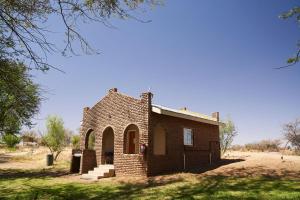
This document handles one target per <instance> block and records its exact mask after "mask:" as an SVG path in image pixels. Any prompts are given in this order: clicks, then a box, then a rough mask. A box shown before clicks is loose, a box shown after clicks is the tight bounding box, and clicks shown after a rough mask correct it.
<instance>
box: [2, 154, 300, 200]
mask: <svg viewBox="0 0 300 200" xmlns="http://www.w3.org/2000/svg"><path fill="white" fill-rule="evenodd" d="M0 156H1V155H0ZM2 156H3V155H2ZM40 157H43V156H40ZM62 158H65V157H62ZM241 158H242V159H241ZM262 158H265V160H266V163H268V164H266V163H264V162H262V161H261V162H259V160H262ZM267 159H269V160H267ZM272 159H273V160H272ZM297 159H298V157H287V158H285V160H284V161H281V160H280V159H277V154H274V155H273V154H257V155H256V154H249V155H248V154H247V155H245V156H244V157H240V158H239V159H227V162H224V163H223V164H222V165H221V166H214V167H212V168H211V169H209V170H207V171H204V172H197V173H177V174H171V175H162V176H156V177H150V178H141V177H130V178H128V177H126V178H124V177H123V178H122V177H113V178H106V179H101V180H99V181H96V182H92V181H87V180H81V179H80V176H78V175H71V174H68V172H67V170H68V163H67V162H65V161H64V160H60V161H59V162H58V164H57V165H55V166H54V167H50V168H34V169H31V168H30V167H31V166H32V163H31V162H32V160H31V159H24V160H23V161H22V160H21V159H20V155H18V159H17V161H16V159H11V160H10V159H6V161H5V162H4V161H3V163H1V162H0V199H22V200H23V199H72V200H73V199H74V200H75V199H76V200H77V199H300V169H299V161H300V159H299V160H297ZM228 161H230V162H228ZM10 162H11V165H9V163H10ZM16 162H17V164H16ZM20 162H21V164H22V162H23V164H24V165H23V166H27V169H21V168H19V169H17V168H14V166H15V167H20V166H22V165H19V164H20ZM29 162H30V165H26V164H25V163H29ZM255 163H256V164H255ZM257 163H258V164H257ZM1 166H2V167H1ZM9 166H12V167H9Z"/></svg>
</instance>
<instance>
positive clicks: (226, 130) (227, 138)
mask: <svg viewBox="0 0 300 200" xmlns="http://www.w3.org/2000/svg"><path fill="white" fill-rule="evenodd" d="M235 136H237V130H236V127H235V125H234V123H233V121H232V120H231V119H227V120H226V121H225V122H224V125H223V126H220V146H221V153H222V154H224V153H225V152H226V151H227V149H228V148H229V147H230V146H231V144H232V142H233V138H234V137H235Z"/></svg>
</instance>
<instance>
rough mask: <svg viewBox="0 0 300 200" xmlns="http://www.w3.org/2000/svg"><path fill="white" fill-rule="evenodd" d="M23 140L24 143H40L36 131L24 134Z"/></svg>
mask: <svg viewBox="0 0 300 200" xmlns="http://www.w3.org/2000/svg"><path fill="white" fill-rule="evenodd" d="M22 140H23V142H36V143H37V142H38V136H37V133H36V132H34V131H28V132H24V133H23V134H22Z"/></svg>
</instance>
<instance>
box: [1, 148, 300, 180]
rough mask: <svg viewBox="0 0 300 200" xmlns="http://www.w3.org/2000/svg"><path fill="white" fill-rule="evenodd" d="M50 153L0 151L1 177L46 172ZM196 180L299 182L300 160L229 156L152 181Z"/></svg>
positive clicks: (62, 162)
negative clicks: (264, 178) (13, 172)
mask: <svg viewBox="0 0 300 200" xmlns="http://www.w3.org/2000/svg"><path fill="white" fill-rule="evenodd" d="M47 153H49V151H48V150H47V149H46V148H41V147H40V148H35V149H32V148H25V149H22V150H18V151H15V152H7V151H4V150H0V175H1V170H2V171H3V170H4V171H5V170H8V169H10V170H11V169H22V170H34V169H47V168H49V167H46V154H47ZM70 158H71V149H69V148H68V149H66V150H65V151H63V152H62V153H61V155H60V156H59V158H58V164H57V166H58V167H59V168H61V169H64V170H65V171H67V170H68V169H69V161H70ZM193 175H196V176H198V177H199V176H201V177H202V176H204V177H205V176H214V175H216V176H217V175H220V176H237V177H249V176H253V177H254V176H267V177H278V178H292V179H293V178H295V179H299V178H300V156H293V155H283V158H282V154H281V153H278V152H238V151H232V152H227V153H226V155H225V156H224V158H223V159H222V162H221V163H219V164H215V165H212V166H208V167H206V168H204V169H201V171H197V172H196V173H177V174H171V175H164V176H157V177H153V178H152V179H153V180H154V181H159V180H166V179H172V178H175V177H176V178H178V177H182V178H183V179H184V178H185V177H191V176H193ZM60 178H63V179H65V180H69V181H80V182H82V181H83V182H84V181H86V180H81V179H80V176H79V175H76V174H75V175H74V174H73V175H63V176H60ZM100 181H117V182H123V181H124V182H131V181H134V182H138V181H141V182H143V181H145V180H144V179H143V178H138V177H131V178H128V177H127V178H122V177H120V178H119V177H114V178H108V179H105V180H104V179H102V180H100Z"/></svg>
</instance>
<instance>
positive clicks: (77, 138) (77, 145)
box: [72, 135, 80, 149]
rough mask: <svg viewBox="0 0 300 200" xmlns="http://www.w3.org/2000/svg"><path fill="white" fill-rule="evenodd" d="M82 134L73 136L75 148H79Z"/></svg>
mask: <svg viewBox="0 0 300 200" xmlns="http://www.w3.org/2000/svg"><path fill="white" fill-rule="evenodd" d="M79 142H80V136H79V135H73V137H72V147H73V149H79V148H80V143H79Z"/></svg>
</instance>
